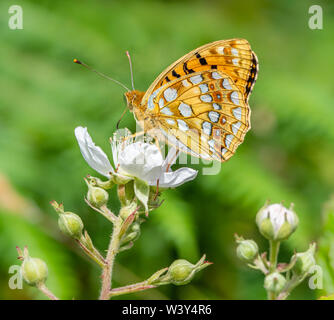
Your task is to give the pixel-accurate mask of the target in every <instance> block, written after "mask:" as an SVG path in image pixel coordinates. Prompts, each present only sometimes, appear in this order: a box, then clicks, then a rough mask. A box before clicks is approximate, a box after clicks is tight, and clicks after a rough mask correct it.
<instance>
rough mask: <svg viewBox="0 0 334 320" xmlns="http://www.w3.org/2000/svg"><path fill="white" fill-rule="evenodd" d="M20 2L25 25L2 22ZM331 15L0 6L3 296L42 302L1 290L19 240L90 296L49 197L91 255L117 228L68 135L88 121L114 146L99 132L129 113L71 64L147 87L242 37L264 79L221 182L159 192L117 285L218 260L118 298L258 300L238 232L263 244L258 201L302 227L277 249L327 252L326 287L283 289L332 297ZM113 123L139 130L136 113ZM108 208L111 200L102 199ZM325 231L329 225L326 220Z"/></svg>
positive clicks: (61, 2) (92, 284)
mask: <svg viewBox="0 0 334 320" xmlns="http://www.w3.org/2000/svg"><path fill="white" fill-rule="evenodd" d="M12 4H18V5H21V6H22V8H23V19H24V29H23V30H10V29H9V28H8V19H9V16H10V15H9V14H8V8H9V7H10V5H12ZM313 4H318V5H321V6H322V8H323V20H324V22H323V30H311V29H309V27H308V19H309V17H310V14H309V13H308V9H309V7H310V6H311V5H313ZM333 17H334V6H333V2H330V1H316V3H314V1H288V0H283V1H260V0H258V1H214V0H211V1H196V0H192V1H181V0H178V1H167V0H166V1H163V0H161V1H138V0H137V1H102V0H100V1H92V0H90V1H88V0H85V1H66V0H58V1H51V0H49V1H46V0H38V1H37V0H36V1H32V0H24V1H23V0H15V1H8V0H2V1H1V3H0V37H1V49H0V88H1V89H0V257H1V258H0V299H41V298H44V297H43V296H42V295H41V294H39V293H38V292H37V290H35V289H34V288H29V287H28V286H26V285H25V286H24V290H10V289H9V288H8V279H9V276H10V275H9V274H8V269H9V266H11V265H13V264H16V263H18V260H17V259H16V257H17V253H16V250H15V246H16V245H19V246H21V247H22V246H24V245H28V247H29V249H30V253H31V255H32V256H37V257H40V258H42V259H43V260H45V261H46V262H47V264H48V266H49V279H48V281H47V284H48V286H49V287H50V289H51V290H52V291H53V292H54V293H55V294H56V295H58V296H59V297H60V298H63V299H72V298H75V299H94V298H96V297H97V295H98V291H99V275H100V271H99V269H98V267H96V266H95V265H93V264H92V263H91V262H90V261H87V259H85V257H83V256H82V254H81V252H80V251H79V250H78V248H77V246H76V245H75V244H73V243H72V241H71V240H70V239H68V238H66V237H65V236H63V235H62V234H60V233H59V231H58V227H57V216H56V214H55V212H54V211H53V210H52V208H51V207H50V205H49V201H50V200H53V199H55V200H57V201H59V202H61V201H63V202H64V204H65V207H66V209H67V210H71V211H74V212H77V213H78V214H80V216H81V217H82V219H83V221H84V223H85V226H86V228H87V230H88V231H89V233H90V234H91V236H92V238H93V239H94V241H95V242H96V245H97V247H98V248H99V249H101V250H105V249H106V247H107V243H108V240H109V234H110V232H111V225H110V223H108V222H107V221H106V220H105V219H104V218H103V217H102V216H98V214H97V213H95V212H94V211H92V210H91V209H90V208H88V207H87V206H86V205H85V203H84V201H83V197H84V195H85V192H86V186H85V184H84V181H83V180H82V177H84V176H85V175H87V174H95V173H94V172H93V170H92V169H90V168H89V167H88V165H87V164H86V163H85V161H84V160H83V158H82V156H81V154H80V151H79V148H78V146H77V143H76V140H75V137H74V134H73V130H74V128H75V127H76V126H78V125H82V126H87V127H88V129H89V132H90V133H91V135H92V136H93V139H94V141H95V142H96V143H97V144H98V145H100V146H101V147H102V148H103V149H104V150H105V151H108V152H107V153H109V155H110V156H111V152H109V143H108V137H109V136H111V134H112V132H113V131H114V130H115V125H116V122H117V121H118V119H119V118H120V115H121V113H122V111H123V109H124V107H125V104H124V101H123V91H122V89H121V88H120V87H118V86H117V85H114V84H113V83H112V82H109V81H106V80H104V79H101V78H99V77H97V76H96V75H95V74H94V73H92V72H88V71H87V70H85V69H83V68H81V67H79V66H78V65H75V64H74V63H72V59H73V58H75V57H76V58H79V59H82V60H83V61H85V62H86V63H87V64H90V65H91V66H94V67H95V68H97V69H98V70H101V71H103V72H105V73H106V74H108V75H111V76H113V77H115V78H117V79H119V80H120V81H122V82H124V83H126V84H128V85H130V80H129V67H128V61H127V58H126V56H125V51H126V50H129V51H130V52H131V54H132V59H133V65H134V75H135V85H136V88H137V89H140V90H146V89H147V88H148V86H149V85H150V83H151V82H152V81H153V80H154V79H155V77H156V76H157V75H158V74H159V73H160V72H161V71H162V70H163V69H164V68H165V67H167V66H168V65H169V64H171V63H172V62H174V61H175V60H176V59H178V58H179V57H180V56H182V55H184V54H185V53H187V52H189V51H190V50H192V49H194V48H196V47H198V46H200V45H203V44H205V43H208V42H211V41H215V40H218V39H230V38H236V37H241V38H246V39H247V40H249V42H250V43H251V45H252V49H253V50H254V51H255V52H256V54H257V56H258V59H259V63H260V71H259V77H258V81H257V83H256V85H255V87H254V91H253V94H252V96H251V98H250V106H251V108H252V130H251V131H250V132H249V133H248V134H247V136H246V139H245V142H244V143H243V144H242V145H241V146H240V147H239V149H238V151H237V153H236V155H235V156H234V157H233V158H232V159H231V160H230V161H228V162H227V163H224V164H223V166H222V170H221V172H220V173H219V174H218V175H215V176H202V175H199V176H198V178H197V179H196V180H195V181H193V182H189V183H187V184H185V185H183V186H182V187H180V188H177V189H175V190H168V191H166V192H164V194H163V198H165V199H166V201H165V203H164V204H163V205H162V206H161V207H160V208H159V209H158V210H156V211H153V213H151V215H150V218H149V219H148V221H147V222H146V223H144V224H143V225H142V236H141V238H140V239H139V240H138V241H137V242H136V243H135V246H134V248H133V249H131V250H129V251H126V252H124V253H121V254H120V255H119V257H118V260H117V262H118V263H117V264H116V270H115V272H116V274H115V280H116V283H115V285H125V284H129V283H132V282H136V281H140V280H143V279H145V278H146V277H148V276H149V275H151V274H152V273H153V272H155V271H156V270H157V269H160V268H162V267H165V266H168V265H169V264H170V263H171V262H172V261H173V260H175V259H177V258H186V259H189V260H190V261H192V262H195V261H196V260H197V259H198V258H199V257H200V256H201V254H202V253H206V254H207V256H208V259H209V260H210V261H213V262H214V264H213V265H212V266H211V267H210V268H208V269H206V270H205V271H203V272H202V273H201V274H200V275H198V276H197V277H196V279H195V280H194V281H193V282H192V283H191V284H189V285H187V286H181V287H175V286H165V287H161V288H159V289H158V290H152V291H147V292H143V293H140V294H132V295H128V296H124V298H130V299H132V298H133V299H171V298H172V299H264V298H265V297H266V294H265V291H264V289H263V277H262V275H261V274H260V273H259V272H256V271H251V270H249V269H247V268H246V267H245V265H244V264H243V263H241V262H240V261H238V259H237V258H236V255H235V243H234V237H233V234H234V233H238V234H242V235H244V236H245V237H247V238H250V237H251V238H253V239H255V240H256V241H258V242H259V243H260V245H261V246H262V247H261V249H262V250H266V249H267V247H266V246H267V242H266V241H264V240H263V239H262V238H261V237H260V236H259V234H258V232H257V229H256V226H255V215H256V212H257V211H258V209H259V208H260V207H261V206H262V205H263V204H264V202H265V200H267V199H270V200H271V201H272V202H280V201H281V200H284V201H285V203H286V205H289V204H290V202H294V203H295V210H296V212H297V214H298V215H299V218H300V225H299V228H298V229H297V232H296V233H295V234H294V235H293V236H292V237H291V238H290V239H289V240H288V241H286V242H285V243H283V245H282V250H281V254H280V260H281V261H286V260H288V259H289V257H290V256H291V254H292V252H293V249H294V248H296V249H297V250H299V251H303V250H306V248H307V247H308V244H309V242H310V241H314V240H315V241H318V242H319V243H320V244H321V250H320V254H319V261H320V262H321V264H322V267H323V269H324V275H325V281H324V289H323V290H322V291H320V290H310V289H309V288H308V286H307V284H306V283H305V284H303V285H302V286H300V287H299V288H298V289H297V290H296V291H295V292H294V293H293V294H292V295H291V298H294V299H314V298H317V297H318V296H319V295H321V294H329V293H333V292H334V254H333V252H334V244H333V243H334V236H333V234H334V233H333V229H334V227H333V225H334V223H332V225H331V226H329V227H328V224H327V229H326V228H325V227H323V220H324V218H323V215H322V207H323V204H324V202H326V201H327V200H328V199H329V197H330V194H331V193H332V192H333V189H334V161H333V159H334V125H333V119H334V108H333V101H334V90H333V89H334V87H333V74H332V71H333V70H334V59H333V50H334V42H333V39H334V21H333ZM122 126H126V127H129V128H130V129H131V130H133V129H134V128H135V122H134V119H133V116H132V115H131V114H127V115H126V117H125V118H124V120H123V122H122ZM111 204H112V207H113V208H114V209H117V207H118V203H117V199H116V198H115V195H114V196H113V198H112V200H111ZM332 222H333V221H332Z"/></svg>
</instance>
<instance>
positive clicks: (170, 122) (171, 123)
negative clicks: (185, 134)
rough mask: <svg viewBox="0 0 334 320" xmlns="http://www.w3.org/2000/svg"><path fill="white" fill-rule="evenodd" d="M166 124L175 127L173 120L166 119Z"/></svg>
mask: <svg viewBox="0 0 334 320" xmlns="http://www.w3.org/2000/svg"><path fill="white" fill-rule="evenodd" d="M166 122H167V123H168V124H170V125H171V126H173V125H175V121H174V120H173V119H167V120H166Z"/></svg>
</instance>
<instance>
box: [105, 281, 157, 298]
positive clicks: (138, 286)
mask: <svg viewBox="0 0 334 320" xmlns="http://www.w3.org/2000/svg"><path fill="white" fill-rule="evenodd" d="M156 287H157V286H155V285H151V284H148V283H147V281H142V282H138V283H135V284H131V285H128V286H124V287H120V288H115V289H112V290H111V291H109V298H111V297H115V296H120V295H122V294H128V293H133V292H139V291H144V290H148V289H153V288H156Z"/></svg>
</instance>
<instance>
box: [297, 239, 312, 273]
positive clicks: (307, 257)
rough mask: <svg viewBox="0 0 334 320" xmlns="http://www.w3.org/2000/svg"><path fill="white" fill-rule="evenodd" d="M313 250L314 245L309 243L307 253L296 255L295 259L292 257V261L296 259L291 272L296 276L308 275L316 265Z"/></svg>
mask: <svg viewBox="0 0 334 320" xmlns="http://www.w3.org/2000/svg"><path fill="white" fill-rule="evenodd" d="M315 249H316V244H315V243H311V244H310V247H309V249H308V250H307V251H305V252H299V253H296V254H295V257H292V259H293V258H295V259H296V263H295V264H294V266H293V268H292V271H294V272H295V273H296V274H297V275H305V274H309V273H310V271H311V270H312V267H314V266H315V265H316V261H315V257H314V255H315Z"/></svg>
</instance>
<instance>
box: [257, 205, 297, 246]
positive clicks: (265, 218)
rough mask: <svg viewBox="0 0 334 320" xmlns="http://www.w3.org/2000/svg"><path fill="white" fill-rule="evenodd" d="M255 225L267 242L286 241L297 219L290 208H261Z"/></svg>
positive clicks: (278, 206)
mask: <svg viewBox="0 0 334 320" xmlns="http://www.w3.org/2000/svg"><path fill="white" fill-rule="evenodd" d="M256 224H257V226H258V228H259V230H260V232H261V234H262V235H263V236H264V237H265V238H267V239H268V240H275V241H282V240H284V239H287V238H288V237H289V236H290V235H291V234H292V233H293V232H294V231H295V230H296V228H297V226H298V217H297V215H296V213H295V212H294V211H293V210H292V208H290V209H287V208H285V207H284V206H283V205H282V204H272V205H269V206H265V207H263V208H262V209H261V210H260V211H259V212H258V213H257V215H256Z"/></svg>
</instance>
